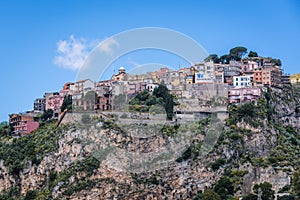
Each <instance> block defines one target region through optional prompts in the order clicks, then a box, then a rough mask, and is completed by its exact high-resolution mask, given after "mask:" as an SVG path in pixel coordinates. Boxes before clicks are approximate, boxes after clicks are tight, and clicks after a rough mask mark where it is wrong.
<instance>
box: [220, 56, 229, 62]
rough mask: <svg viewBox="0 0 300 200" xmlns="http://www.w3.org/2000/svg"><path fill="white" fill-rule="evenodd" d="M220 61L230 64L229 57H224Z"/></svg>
mask: <svg viewBox="0 0 300 200" xmlns="http://www.w3.org/2000/svg"><path fill="white" fill-rule="evenodd" d="M219 61H220V62H221V63H223V64H228V63H229V60H228V55H223V56H221V57H220V59H219Z"/></svg>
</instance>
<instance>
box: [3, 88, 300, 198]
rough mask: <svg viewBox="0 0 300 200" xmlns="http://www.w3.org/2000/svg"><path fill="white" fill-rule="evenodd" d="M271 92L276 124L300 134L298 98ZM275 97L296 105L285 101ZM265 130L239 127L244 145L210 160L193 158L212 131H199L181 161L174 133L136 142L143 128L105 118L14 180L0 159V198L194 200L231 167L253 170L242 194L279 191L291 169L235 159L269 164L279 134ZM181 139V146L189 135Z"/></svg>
mask: <svg viewBox="0 0 300 200" xmlns="http://www.w3.org/2000/svg"><path fill="white" fill-rule="evenodd" d="M271 94H272V96H271V99H270V101H271V102H272V103H273V105H274V109H275V111H276V114H275V116H274V117H275V118H276V119H277V120H278V122H279V123H280V122H282V123H284V124H285V125H291V126H293V127H295V128H299V123H298V122H297V120H298V121H299V114H298V111H297V106H298V105H299V101H298V99H297V98H294V97H292V96H286V95H284V93H282V91H274V92H272V93H271ZM277 98H279V99H283V98H287V99H293V100H290V101H287V102H284V103H282V102H281V100H277ZM299 99H300V98H299ZM295 120H296V121H295ZM262 124H263V128H262V127H256V128H254V127H252V126H250V125H249V124H247V123H245V122H238V123H237V124H236V130H247V131H248V133H251V134H248V135H247V134H244V135H243V136H242V138H243V143H242V144H241V143H238V142H232V141H231V140H228V141H229V142H227V143H224V144H222V143H218V144H217V146H216V148H215V149H214V150H213V151H211V152H210V153H209V154H208V155H207V156H204V157H197V156H193V153H194V151H195V149H196V147H197V146H196V144H197V142H199V141H200V142H201V141H203V140H204V139H205V134H208V133H207V132H206V131H205V130H204V133H197V134H196V133H195V134H194V135H193V138H189V139H190V140H191V141H190V144H192V145H194V146H193V148H192V156H190V157H188V158H187V159H183V160H182V161H180V162H179V161H176V160H175V159H176V158H178V157H179V156H181V155H183V153H184V149H185V148H182V149H180V150H181V151H180V152H174V151H172V149H176V148H173V147H174V145H178V144H180V142H178V143H176V142H175V139H174V138H175V136H176V135H175V136H168V135H167V134H156V135H150V136H148V137H137V135H138V132H139V131H142V130H137V129H126V132H124V127H123V128H122V127H121V128H120V127H114V126H113V123H111V124H110V125H107V122H106V121H103V120H101V121H98V122H97V123H94V124H93V125H91V126H89V127H86V126H84V125H80V124H77V125H68V126H66V129H65V131H63V132H62V133H61V135H60V138H59V140H58V147H57V149H56V150H55V151H52V152H49V153H47V154H46V155H45V156H44V157H43V158H42V159H41V161H40V162H39V163H38V164H36V163H33V162H32V161H31V160H25V161H24V162H23V163H22V164H23V169H22V170H21V171H20V173H19V176H16V175H11V174H10V173H9V169H8V168H7V167H6V166H4V163H3V160H0V192H1V191H2V192H4V191H7V190H8V189H9V188H11V187H18V186H19V188H20V193H21V195H23V196H24V195H26V193H27V192H28V191H29V190H34V191H38V192H37V193H38V195H39V196H42V197H39V198H40V199H43V198H45V197H48V198H53V199H54V198H57V199H193V197H195V196H196V195H197V194H198V193H199V192H200V191H204V190H205V189H207V188H209V187H212V186H213V185H214V184H215V183H216V182H217V181H218V180H219V179H220V178H221V177H222V176H223V175H224V173H225V170H226V168H227V167H229V166H230V167H232V166H234V168H235V169H236V170H241V171H246V172H247V173H245V175H243V177H242V181H241V183H239V184H240V185H239V188H240V189H237V190H236V191H235V193H236V194H237V195H241V194H249V193H250V192H251V191H252V187H253V185H254V184H256V183H262V182H265V181H266V182H269V183H271V184H272V185H273V189H274V190H275V191H276V192H278V191H279V190H280V189H281V188H283V187H284V186H286V185H290V184H291V177H292V172H293V171H294V169H293V167H292V166H286V167H280V168H278V167H272V166H271V165H269V166H261V167H259V166H254V165H253V164H251V163H250V162H248V161H247V162H243V163H239V162H240V160H236V157H239V156H240V155H238V154H239V153H240V152H239V150H240V148H243V151H244V153H245V154H246V155H250V154H251V155H255V157H257V158H264V157H267V156H268V155H269V154H270V152H271V150H272V149H274V148H275V147H276V145H277V139H278V131H277V130H275V129H274V128H273V127H272V126H269V124H268V122H267V121H266V120H263V121H262ZM227 129H229V128H228V127H225V128H224V131H225V133H224V137H229V136H227V135H226V130H227ZM177 139H179V141H182V140H184V137H183V136H182V137H179V138H177ZM239 140H240V139H239ZM228 144H230V145H228ZM233 145H236V146H235V147H234V146H233ZM238 145H240V146H238ZM181 147H184V146H181ZM177 150H178V149H177ZM164 152H168V154H167V153H165V154H164ZM220 158H224V159H225V160H226V161H227V163H226V164H222V165H221V166H220V167H218V168H217V169H213V168H212V163H215V162H216V161H217V160H218V159H220ZM0 159H1V158H0ZM95 160H96V161H95ZM157 160H158V161H159V162H157ZM139 164H140V165H139ZM43 195H44V196H43Z"/></svg>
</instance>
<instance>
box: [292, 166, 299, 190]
mask: <svg viewBox="0 0 300 200" xmlns="http://www.w3.org/2000/svg"><path fill="white" fill-rule="evenodd" d="M292 190H293V192H294V193H295V194H296V195H297V196H300V169H298V170H297V171H296V172H295V173H294V174H293V179H292Z"/></svg>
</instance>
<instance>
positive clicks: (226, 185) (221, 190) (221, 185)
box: [214, 177, 234, 199]
mask: <svg viewBox="0 0 300 200" xmlns="http://www.w3.org/2000/svg"><path fill="white" fill-rule="evenodd" d="M214 190H215V191H216V193H218V194H219V195H220V197H221V198H222V199H227V196H228V195H233V194H234V186H233V184H232V182H231V181H230V179H229V178H228V177H222V178H221V179H220V180H219V181H218V182H217V183H216V185H215V188H214Z"/></svg>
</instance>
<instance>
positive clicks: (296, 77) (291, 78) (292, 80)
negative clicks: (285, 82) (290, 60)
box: [290, 74, 300, 84]
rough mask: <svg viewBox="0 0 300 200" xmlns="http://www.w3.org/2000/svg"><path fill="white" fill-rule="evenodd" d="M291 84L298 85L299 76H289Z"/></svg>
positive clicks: (299, 81)
mask: <svg viewBox="0 0 300 200" xmlns="http://www.w3.org/2000/svg"><path fill="white" fill-rule="evenodd" d="M290 81H291V84H296V83H300V74H293V75H291V76H290Z"/></svg>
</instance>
